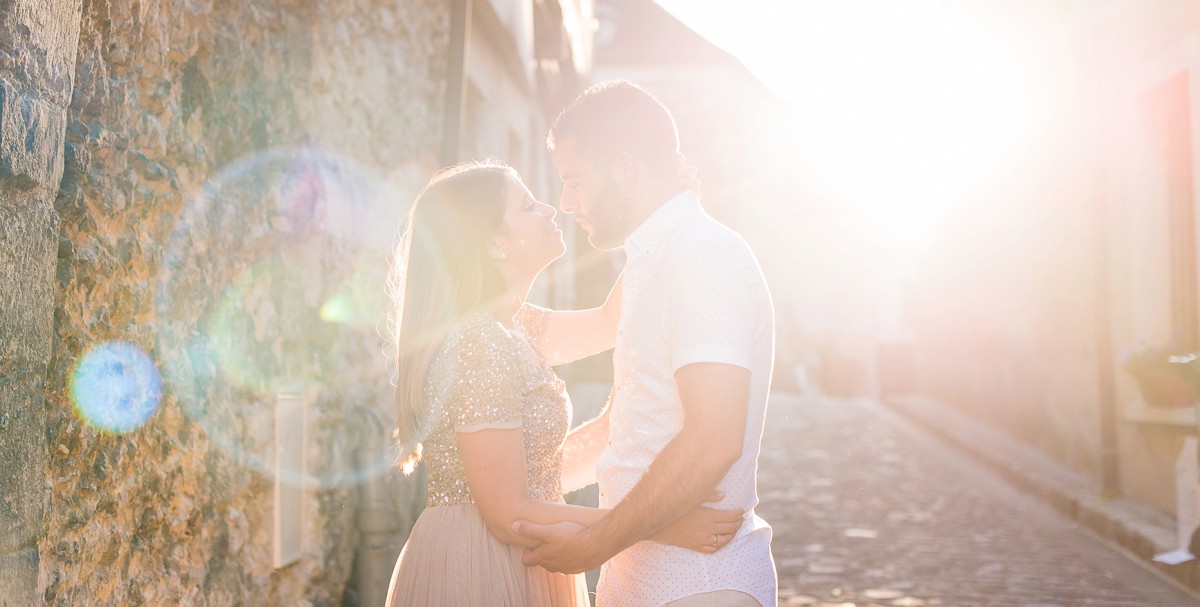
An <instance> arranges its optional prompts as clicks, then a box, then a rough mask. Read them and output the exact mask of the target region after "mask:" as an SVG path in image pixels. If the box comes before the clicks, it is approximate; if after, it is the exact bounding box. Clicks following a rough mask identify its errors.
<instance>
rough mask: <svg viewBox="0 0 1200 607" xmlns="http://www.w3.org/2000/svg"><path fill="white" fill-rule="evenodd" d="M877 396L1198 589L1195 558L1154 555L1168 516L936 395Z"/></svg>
mask: <svg viewBox="0 0 1200 607" xmlns="http://www.w3.org/2000/svg"><path fill="white" fill-rule="evenodd" d="M882 400H883V402H884V404H885V405H887V406H888V408H890V409H892V410H893V411H896V412H897V413H899V414H901V415H902V416H903V417H905V418H907V419H908V420H909V421H911V422H914V423H916V424H918V425H919V426H921V427H923V428H925V429H926V430H928V431H930V432H932V433H933V434H935V435H937V436H938V437H939V438H941V439H943V440H945V441H946V442H948V443H950V444H952V445H954V446H955V447H958V448H959V449H961V450H963V451H965V452H967V453H969V454H970V455H971V456H972V457H974V458H975V459H977V460H979V461H980V462H982V463H983V464H985V465H986V466H988V467H989V468H991V469H992V470H993V471H995V472H996V473H998V474H999V475H1000V476H1001V477H1003V478H1004V479H1005V480H1006V481H1008V482H1010V483H1011V484H1013V485H1015V486H1017V487H1019V488H1020V489H1022V490H1025V491H1026V492H1028V493H1031V494H1033V495H1034V496H1035V497H1037V498H1039V499H1041V500H1043V501H1044V502H1046V503H1048V504H1050V505H1051V506H1053V507H1054V508H1055V509H1057V510H1058V511H1060V512H1062V513H1063V514H1065V515H1066V516H1068V517H1070V518H1071V519H1072V520H1074V521H1076V522H1077V523H1079V524H1080V525H1081V526H1083V527H1086V528H1088V529H1090V530H1092V531H1093V532H1095V533H1096V534H1098V535H1100V536H1101V537H1103V538H1105V539H1107V540H1108V541H1110V542H1112V543H1114V544H1116V545H1118V546H1120V547H1121V548H1123V549H1125V550H1126V551H1127V552H1129V553H1130V554H1131V555H1132V556H1134V557H1136V558H1137V559H1139V560H1140V561H1141V562H1142V563H1143V564H1144V565H1146V566H1147V567H1149V568H1151V569H1153V570H1155V571H1157V572H1159V573H1161V574H1163V575H1165V576H1167V577H1169V578H1171V579H1173V580H1175V581H1176V582H1178V583H1180V584H1181V585H1183V586H1184V587H1185V588H1187V589H1189V590H1191V591H1192V592H1194V593H1197V592H1200V564H1198V562H1197V561H1195V560H1193V561H1190V562H1187V563H1183V564H1180V565H1166V564H1163V563H1158V562H1155V561H1154V555H1156V554H1159V553H1162V552H1167V551H1169V550H1174V549H1175V545H1174V544H1175V520H1174V519H1173V518H1171V517H1169V516H1167V515H1165V514H1163V513H1162V512H1159V511H1157V510H1154V509H1152V508H1150V507H1148V506H1146V505H1144V504H1141V503H1138V502H1135V501H1133V500H1130V499H1127V498H1105V497H1102V495H1101V490H1100V485H1099V484H1098V483H1096V482H1094V481H1092V480H1091V479H1088V478H1087V477H1085V476H1083V475H1081V474H1080V473H1078V472H1076V471H1074V470H1071V469H1070V468H1068V467H1066V466H1064V465H1063V464H1061V463H1059V462H1058V461H1056V460H1054V459H1052V458H1050V457H1049V456H1047V455H1046V454H1044V453H1042V452H1040V451H1038V450H1037V449H1036V448H1034V447H1032V446H1030V445H1028V444H1025V443H1023V442H1021V441H1019V440H1017V439H1015V438H1013V437H1011V436H1009V435H1008V434H1006V433H1004V432H1003V431H1001V430H998V429H996V428H992V427H990V426H987V425H985V424H983V423H981V422H979V421H976V420H974V419H972V418H970V417H968V416H967V415H966V414H963V413H961V412H959V411H957V410H955V409H953V408H952V407H950V406H948V405H946V404H943V403H941V402H939V401H937V400H934V399H931V398H927V397H922V396H909V395H904V396H896V395H890V396H887V397H885V398H883V399H882Z"/></svg>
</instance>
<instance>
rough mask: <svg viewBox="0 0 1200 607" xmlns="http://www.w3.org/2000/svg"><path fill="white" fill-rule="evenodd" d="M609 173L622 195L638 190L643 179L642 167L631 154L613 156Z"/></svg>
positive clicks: (623, 153) (624, 153)
mask: <svg viewBox="0 0 1200 607" xmlns="http://www.w3.org/2000/svg"><path fill="white" fill-rule="evenodd" d="M609 171H610V172H611V175H612V178H613V181H614V182H615V183H616V184H617V187H618V188H619V189H620V190H621V193H622V194H626V195H628V194H630V193H632V192H633V191H634V190H636V189H637V187H638V184H639V183H640V181H641V178H642V165H641V164H640V163H639V162H638V161H637V159H636V158H634V157H633V154H630V153H629V152H619V153H618V154H617V155H616V156H613V159H612V162H611V163H610V164H609Z"/></svg>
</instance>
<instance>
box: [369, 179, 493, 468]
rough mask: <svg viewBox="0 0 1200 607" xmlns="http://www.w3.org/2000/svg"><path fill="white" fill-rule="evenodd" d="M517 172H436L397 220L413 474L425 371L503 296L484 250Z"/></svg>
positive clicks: (405, 441) (407, 440)
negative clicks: (454, 332)
mask: <svg viewBox="0 0 1200 607" xmlns="http://www.w3.org/2000/svg"><path fill="white" fill-rule="evenodd" d="M515 177H516V172H515V171H514V170H513V169H512V168H511V167H509V166H508V165H507V164H505V163H503V162H501V161H499V160H495V159H488V160H483V161H470V162H464V163H460V164H456V165H454V166H451V167H447V168H444V169H442V170H440V171H438V172H437V173H436V174H435V175H434V176H433V177H432V178H431V179H430V180H429V183H428V184H426V185H425V187H424V188H422V189H421V192H420V193H419V194H417V197H416V200H415V201H414V202H413V206H412V208H411V209H410V210H409V213H408V215H407V217H406V218H405V220H404V222H403V223H402V224H401V236H400V239H399V242H398V244H397V246H396V248H395V250H394V252H393V258H392V260H391V261H392V263H391V272H390V275H389V278H388V291H389V293H390V295H391V301H392V305H391V312H390V314H389V319H390V322H389V325H390V328H391V333H392V339H393V341H394V346H395V349H394V351H393V352H392V354H394V355H395V360H396V432H395V439H396V446H397V448H398V450H399V453H400V457H399V460H398V464H399V466H400V468H401V470H402V471H403V472H404V474H411V473H412V471H413V470H414V469H415V468H416V465H417V463H418V462H419V461H420V459H421V450H422V447H421V441H422V440H423V439H424V437H425V436H426V435H427V434H428V432H429V430H430V428H429V427H427V426H428V424H429V423H431V421H432V420H431V417H430V410H429V404H430V403H425V402H423V392H424V386H425V377H426V375H427V373H428V370H429V364H430V362H431V361H432V359H433V356H434V354H435V352H436V351H437V349H438V347H440V346H441V344H442V342H443V341H444V340H445V339H446V337H447V336H448V334H449V332H450V331H451V329H453V327H454V326H455V325H456V324H458V323H459V322H461V321H462V320H464V319H465V318H467V317H468V316H470V315H471V314H473V313H475V312H477V311H480V310H483V309H485V308H486V307H487V306H489V305H490V304H492V303H494V302H496V301H498V300H499V298H500V297H502V296H503V294H504V292H505V290H506V288H507V285H506V284H505V281H504V278H503V276H502V275H501V274H500V270H499V269H498V268H497V267H496V265H495V263H494V262H493V261H492V259H491V257H490V256H489V255H488V250H487V245H488V241H489V240H490V239H491V238H492V237H493V236H494V235H495V234H496V233H497V232H498V231H499V230H500V228H501V226H502V225H503V219H504V207H505V195H506V192H507V191H508V184H509V183H510V181H509V180H510V179H511V178H515Z"/></svg>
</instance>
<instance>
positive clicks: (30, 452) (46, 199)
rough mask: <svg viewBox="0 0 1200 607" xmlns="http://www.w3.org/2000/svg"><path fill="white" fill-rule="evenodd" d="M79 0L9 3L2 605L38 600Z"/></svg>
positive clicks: (0, 337) (2, 137)
mask: <svg viewBox="0 0 1200 607" xmlns="http://www.w3.org/2000/svg"><path fill="white" fill-rule="evenodd" d="M78 29H79V0H47V1H41V0H15V1H9V2H4V3H0V605H4V606H8V605H14V606H15V605H29V604H33V603H34V602H35V601H36V597H37V594H36V592H37V579H38V578H37V575H38V564H39V551H38V549H37V541H38V538H39V536H40V535H41V534H42V531H43V524H42V519H43V517H44V513H45V502H46V500H45V497H46V492H45V488H44V486H45V483H44V472H43V470H44V467H45V462H46V446H45V442H44V440H43V438H42V437H43V436H44V435H45V427H46V422H45V417H44V415H43V414H42V412H43V410H44V394H43V386H44V385H45V382H46V373H47V364H48V361H49V359H50V355H51V348H52V345H51V344H52V336H53V307H52V301H53V289H52V286H53V276H54V265H55V249H56V248H57V247H56V242H57V238H56V234H55V233H56V232H57V216H56V215H55V213H54V209H53V205H52V202H53V200H54V191H55V190H56V189H57V185H58V180H59V178H60V176H61V173H62V139H63V130H64V125H65V124H66V114H67V112H66V106H67V99H68V98H69V96H70V90H71V73H72V69H71V66H72V65H73V63H74V56H75V50H76V47H75V41H76V39H77V37H78Z"/></svg>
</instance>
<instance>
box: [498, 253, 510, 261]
mask: <svg viewBox="0 0 1200 607" xmlns="http://www.w3.org/2000/svg"><path fill="white" fill-rule="evenodd" d="M496 258H497V259H499V260H500V261H508V253H505V252H504V251H500V252H499V253H498V254H497V255H496Z"/></svg>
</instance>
